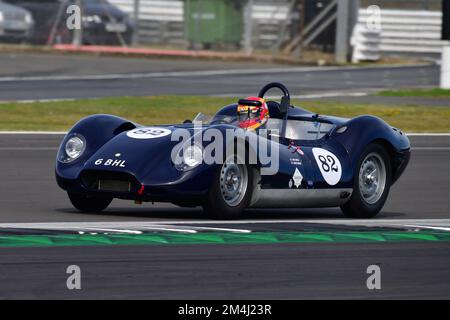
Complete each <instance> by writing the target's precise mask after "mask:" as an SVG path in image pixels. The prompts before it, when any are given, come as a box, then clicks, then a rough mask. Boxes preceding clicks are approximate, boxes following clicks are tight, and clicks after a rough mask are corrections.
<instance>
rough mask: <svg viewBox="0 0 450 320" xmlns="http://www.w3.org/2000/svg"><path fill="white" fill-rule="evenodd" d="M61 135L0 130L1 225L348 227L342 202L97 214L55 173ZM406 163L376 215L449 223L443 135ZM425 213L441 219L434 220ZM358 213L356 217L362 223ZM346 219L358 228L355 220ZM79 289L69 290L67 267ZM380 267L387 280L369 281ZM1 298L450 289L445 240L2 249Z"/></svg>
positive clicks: (446, 294) (130, 207)
mask: <svg viewBox="0 0 450 320" xmlns="http://www.w3.org/2000/svg"><path fill="white" fill-rule="evenodd" d="M60 139H61V136H58V135H5V134H3V135H0V168H1V171H0V192H1V207H0V223H1V224H5V223H26V222H28V223H37V222H40V223H50V222H60V223H62V224H63V225H71V224H81V223H83V222H84V223H115V224H116V225H117V226H120V225H126V224H129V223H132V222H133V223H134V224H138V225H139V222H142V224H144V223H147V224H153V223H156V224H157V223H159V224H165V225H166V224H167V225H170V224H172V225H176V224H181V225H183V226H189V225H204V226H216V227H223V228H241V229H242V228H246V229H249V230H258V228H264V229H265V230H286V229H290V230H293V229H299V228H302V227H304V226H305V225H308V224H311V223H313V224H314V225H315V226H316V227H319V228H320V226H324V225H328V226H329V225H330V224H332V225H334V226H335V228H337V230H343V229H345V228H348V227H349V226H351V225H352V224H358V223H357V222H355V221H349V220H347V219H344V218H343V217H342V215H341V214H340V211H339V210H337V209H304V210H259V211H251V212H249V213H248V215H247V217H246V219H244V220H243V221H239V222H237V223H238V224H236V223H234V224H229V223H226V222H223V223H222V222H217V223H215V224H212V223H208V221H204V217H203V216H202V212H201V210H199V209H189V210H185V209H180V208H177V207H174V206H171V205H144V206H141V207H139V206H134V204H132V203H130V202H122V201H115V202H114V203H113V206H112V207H111V208H110V209H109V210H107V211H106V212H105V213H104V214H101V215H85V214H79V213H77V212H76V211H75V210H73V209H72V208H71V206H70V204H69V202H68V200H67V198H66V196H65V194H64V192H62V191H61V190H59V189H58V188H57V187H56V185H55V182H54V176H53V166H54V156H55V153H56V148H57V146H58V143H59V140H60ZM411 141H412V145H413V155H412V159H411V163H410V166H409V167H408V169H407V171H406V172H405V174H404V176H403V177H402V178H401V179H400V181H399V182H398V183H397V184H396V185H395V186H394V187H393V188H392V190H391V195H390V197H389V200H388V203H387V204H386V206H385V209H384V210H383V212H382V213H381V214H380V216H379V217H378V218H377V219H375V220H373V222H371V223H373V224H375V225H377V224H379V225H381V224H389V223H390V222H392V223H393V224H397V225H403V224H404V225H411V224H414V225H427V224H431V225H436V224H438V222H439V224H440V225H441V228H442V229H445V228H447V229H450V228H449V227H450V220H449V219H450V211H449V210H448V208H449V206H450V199H449V197H448V195H449V194H450V184H449V181H450V170H448V168H449V163H450V137H449V136H432V137H423V136H414V137H411ZM430 219H440V220H439V221H438V220H430ZM364 223H365V222H363V224H364ZM352 227H353V226H352ZM71 264H77V265H79V266H80V267H81V269H82V290H80V291H70V290H67V289H66V280H67V276H68V275H67V274H66V268H67V266H68V265H71ZM373 264H376V265H380V266H381V270H382V289H381V290H379V291H369V290H368V289H367V288H366V280H367V277H368V275H367V274H366V269H367V267H368V266H369V265H373ZM0 298H8V299H14V298H30V299H45V298H50V299H53V298H64V299H76V298H87V299H98V298H112V299H132V298H137V299H323V298H338V299H342V298H356V299H360V298H374V299H377V298H401V299H403V298H439V299H442V298H447V299H448V298H450V244H449V243H448V242H426V243H424V242H417V243H371V244H368V243H346V244H342V243H341V244H338V243H327V244H315V243H314V244H240V245H171V246H105V247H97V246H96V247H52V248H1V249H0Z"/></svg>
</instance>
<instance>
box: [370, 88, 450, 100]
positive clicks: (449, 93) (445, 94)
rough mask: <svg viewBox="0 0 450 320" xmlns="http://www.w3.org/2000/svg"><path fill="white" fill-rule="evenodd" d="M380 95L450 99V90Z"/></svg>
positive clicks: (407, 91) (383, 92) (427, 90)
mask: <svg viewBox="0 0 450 320" xmlns="http://www.w3.org/2000/svg"><path fill="white" fill-rule="evenodd" d="M378 95H380V96H383V97H425V98H450V90H446V89H437V88H436V89H410V90H390V91H381V92H380V93H378Z"/></svg>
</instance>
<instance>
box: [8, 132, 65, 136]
mask: <svg viewBox="0 0 450 320" xmlns="http://www.w3.org/2000/svg"><path fill="white" fill-rule="evenodd" d="M0 134H3V135H8V134H10V135H34V136H39V135H64V134H67V132H65V131H0Z"/></svg>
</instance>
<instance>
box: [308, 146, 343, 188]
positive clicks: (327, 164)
mask: <svg viewBox="0 0 450 320" xmlns="http://www.w3.org/2000/svg"><path fill="white" fill-rule="evenodd" d="M312 152H313V155H314V158H315V159H316V162H317V166H318V167H319V169H320V173H322V176H323V178H324V179H325V181H326V183H328V184H329V185H330V186H334V185H336V184H337V183H338V182H339V180H341V176H342V166H341V162H340V161H339V159H338V158H337V157H336V156H335V155H334V154H332V153H331V152H330V151H328V150H325V149H322V148H313V149H312Z"/></svg>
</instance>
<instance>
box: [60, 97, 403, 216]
mask: <svg viewBox="0 0 450 320" xmlns="http://www.w3.org/2000/svg"><path fill="white" fill-rule="evenodd" d="M268 104H269V110H270V116H271V120H270V121H273V123H275V127H277V126H279V125H281V126H283V125H284V126H285V127H284V128H283V129H282V130H284V131H283V132H284V134H283V135H284V136H283V135H281V136H280V137H279V139H278V141H277V142H273V141H271V142H270V143H278V144H279V145H278V150H279V169H278V171H277V172H276V173H275V174H273V175H261V174H259V173H260V169H261V166H262V165H261V166H258V165H256V166H254V168H255V171H254V172H255V175H254V176H252V179H253V180H254V183H253V184H252V194H251V199H250V200H249V203H248V205H247V207H260V208H264V207H291V208H292V207H334V206H342V205H344V204H345V203H346V202H347V201H349V199H350V197H351V195H352V193H353V191H354V183H355V176H357V175H358V170H359V168H358V164H359V163H360V161H361V156H362V154H363V152H364V150H365V148H366V147H367V146H368V145H370V144H377V145H380V146H382V147H383V148H384V149H385V150H386V152H387V154H388V155H389V162H390V163H389V165H390V168H391V170H390V171H389V174H390V175H391V177H389V181H390V183H391V184H392V183H394V182H395V181H397V179H398V178H399V177H400V176H401V174H402V173H403V171H404V170H405V168H406V166H407V164H408V162H409V158H410V143H409V140H408V138H407V136H406V135H405V134H404V133H402V132H401V131H400V130H398V129H396V128H393V127H391V126H389V125H388V124H387V123H386V122H384V121H383V120H381V119H379V118H377V117H373V116H367V115H365V116H359V117H356V118H353V119H343V118H337V117H332V116H322V115H317V114H314V113H311V112H309V111H307V110H304V109H301V108H296V107H293V106H289V111H288V115H287V116H285V115H283V114H282V113H280V104H279V103H276V102H273V101H272V102H269V103H268ZM236 108H237V105H236V104H233V105H229V106H226V107H224V108H222V109H221V110H220V111H219V112H218V113H217V115H221V116H223V115H228V116H230V117H233V115H234V114H235V113H236ZM217 115H216V117H217ZM286 126H287V127H288V128H287V129H286ZM289 126H291V127H292V128H289ZM140 128H146V127H143V126H140V125H138V124H136V123H133V122H131V121H128V120H126V119H122V118H119V117H115V116H111V115H94V116H90V117H88V118H85V119H83V120H81V121H80V122H78V123H77V124H76V125H75V126H74V127H73V128H72V129H71V130H70V131H69V133H68V134H67V135H66V137H65V138H64V140H63V142H62V144H61V148H60V151H59V155H58V157H60V154H61V153H64V146H65V143H66V142H67V140H68V139H69V138H70V137H71V136H74V135H81V136H83V137H84V138H85V140H86V149H85V151H84V152H83V154H82V155H81V156H80V157H79V158H78V159H76V160H75V161H73V162H70V163H63V162H61V161H60V160H59V158H58V159H57V161H56V180H57V182H58V185H59V186H60V187H61V188H62V189H64V190H66V191H68V192H69V193H76V194H85V195H90V196H103V197H111V198H119V199H127V200H136V201H139V202H140V201H152V202H171V203H174V204H177V205H180V206H186V207H189V206H197V205H202V203H203V200H204V199H205V197H206V195H207V194H208V192H209V190H211V186H212V184H213V183H214V179H215V176H216V173H217V171H218V170H219V169H220V165H218V164H213V165H208V164H205V163H202V164H200V165H198V166H197V167H195V168H193V169H192V170H187V171H180V170H178V169H177V168H176V166H175V165H174V163H173V161H172V160H171V151H172V150H173V148H174V147H175V145H176V144H177V141H171V136H170V134H168V135H164V136H161V137H158V138H156V139H134V138H130V136H129V133H130V132H132V131H133V130H138V129H140ZM152 128H156V129H157V128H161V129H162V130H167V132H173V131H175V130H176V129H180V128H182V129H187V130H189V131H192V132H193V130H194V125H193V124H192V123H185V124H178V125H165V126H152ZM211 128H214V129H217V130H220V131H222V132H225V131H226V130H227V129H228V130H229V129H237V127H236V126H235V125H233V124H230V123H223V122H221V121H217V122H214V121H212V122H211V124H209V125H207V126H203V127H202V130H203V131H206V130H208V129H211ZM305 128H306V129H305ZM321 128H323V129H321ZM289 130H290V131H291V133H290V134H289V135H288V134H287V133H286V132H288V131H289ZM296 130H297V131H296ZM300 131H301V133H300V134H297V132H300ZM255 134H256V135H257V133H255ZM203 144H204V146H206V145H207V144H208V143H207V142H203ZM251 147H252V146H250V148H251ZM323 159H325V160H323ZM335 162H336V163H335ZM333 166H334V167H333ZM325 169H326V170H329V171H332V169H334V170H335V172H334V175H331V173H329V174H328V173H327V171H324V170H325ZM103 180H108V181H126V182H127V183H128V186H129V187H128V189H125V190H124V189H115V188H114V187H113V186H111V187H109V189H107V188H102V187H101V186H100V185H99V183H101V181H103Z"/></svg>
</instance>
